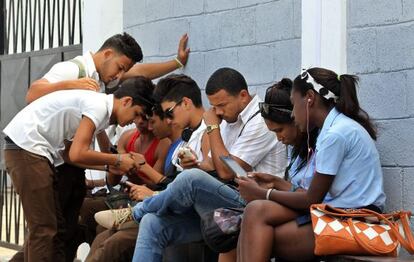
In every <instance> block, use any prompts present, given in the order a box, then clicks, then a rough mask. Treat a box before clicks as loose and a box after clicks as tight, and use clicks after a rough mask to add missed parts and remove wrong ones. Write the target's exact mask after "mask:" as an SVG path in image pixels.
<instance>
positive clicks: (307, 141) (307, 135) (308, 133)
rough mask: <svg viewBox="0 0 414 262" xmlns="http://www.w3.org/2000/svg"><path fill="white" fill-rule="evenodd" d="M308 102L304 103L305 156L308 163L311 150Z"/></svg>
mask: <svg viewBox="0 0 414 262" xmlns="http://www.w3.org/2000/svg"><path fill="white" fill-rule="evenodd" d="M309 102H310V101H309V100H308V103H306V143H307V146H308V155H307V160H308V162H309V160H310V155H311V154H312V152H313V150H312V148H311V146H310V131H309Z"/></svg>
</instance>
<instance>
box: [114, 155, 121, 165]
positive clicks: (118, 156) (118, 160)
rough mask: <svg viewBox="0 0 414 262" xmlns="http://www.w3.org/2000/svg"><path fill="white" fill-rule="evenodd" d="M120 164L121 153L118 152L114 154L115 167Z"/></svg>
mask: <svg viewBox="0 0 414 262" xmlns="http://www.w3.org/2000/svg"><path fill="white" fill-rule="evenodd" d="M120 165H121V155H120V154H116V162H115V167H119V166H120Z"/></svg>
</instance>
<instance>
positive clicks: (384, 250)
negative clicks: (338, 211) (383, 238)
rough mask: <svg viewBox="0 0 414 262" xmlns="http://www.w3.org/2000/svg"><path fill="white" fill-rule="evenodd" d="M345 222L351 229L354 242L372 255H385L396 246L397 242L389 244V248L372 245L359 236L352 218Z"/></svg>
mask: <svg viewBox="0 0 414 262" xmlns="http://www.w3.org/2000/svg"><path fill="white" fill-rule="evenodd" d="M347 223H348V226H349V229H350V230H351V233H352V235H353V236H354V238H355V240H356V242H357V243H358V244H359V245H360V246H361V247H363V248H364V249H365V250H367V251H369V252H370V253H371V254H373V255H377V256H379V255H385V254H389V253H391V252H393V251H394V250H395V249H396V248H397V247H398V244H394V245H391V246H390V247H389V248H378V247H375V246H372V245H371V244H370V243H369V242H368V243H367V242H365V240H364V239H363V238H361V237H360V236H359V234H358V233H357V232H356V230H355V224H354V223H353V222H352V218H348V219H347Z"/></svg>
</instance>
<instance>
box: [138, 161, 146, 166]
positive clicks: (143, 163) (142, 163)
mask: <svg viewBox="0 0 414 262" xmlns="http://www.w3.org/2000/svg"><path fill="white" fill-rule="evenodd" d="M146 163H147V162H145V161H143V162H141V163H138V165H140V166H143V165H145V164H146Z"/></svg>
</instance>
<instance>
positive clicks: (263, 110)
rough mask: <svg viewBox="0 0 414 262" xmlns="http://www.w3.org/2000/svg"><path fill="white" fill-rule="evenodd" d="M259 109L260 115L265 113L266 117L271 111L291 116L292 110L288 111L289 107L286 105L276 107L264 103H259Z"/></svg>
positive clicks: (276, 105)
mask: <svg viewBox="0 0 414 262" xmlns="http://www.w3.org/2000/svg"><path fill="white" fill-rule="evenodd" d="M259 109H260V112H261V113H265V114H266V115H268V114H269V113H270V112H271V111H279V112H282V113H287V114H291V113H292V110H291V109H289V106H286V105H278V104H267V103H265V102H260V103H259Z"/></svg>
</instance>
